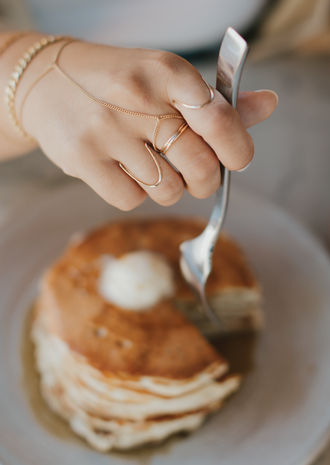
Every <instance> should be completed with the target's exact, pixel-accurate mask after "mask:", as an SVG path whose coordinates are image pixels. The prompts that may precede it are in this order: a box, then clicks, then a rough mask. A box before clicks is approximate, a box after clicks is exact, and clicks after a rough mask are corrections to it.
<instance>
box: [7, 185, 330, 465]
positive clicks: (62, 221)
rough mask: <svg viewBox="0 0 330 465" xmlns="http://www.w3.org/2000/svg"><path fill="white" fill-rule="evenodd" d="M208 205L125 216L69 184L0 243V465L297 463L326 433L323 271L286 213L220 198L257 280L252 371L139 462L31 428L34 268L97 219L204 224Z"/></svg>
mask: <svg viewBox="0 0 330 465" xmlns="http://www.w3.org/2000/svg"><path fill="white" fill-rule="evenodd" d="M212 202H213V201H212V200H207V201H196V200H195V199H192V198H191V197H189V196H186V197H184V199H183V200H182V201H181V202H179V203H178V204H177V205H175V206H174V207H171V208H161V207H159V206H157V205H156V204H154V203H152V202H151V201H147V202H145V203H144V204H143V205H142V206H141V207H140V208H139V209H138V211H134V213H122V212H119V211H117V210H116V209H114V208H112V207H109V206H108V205H106V204H105V203H104V202H103V201H102V200H100V199H99V198H98V197H97V196H96V195H95V194H94V193H93V192H92V191H91V190H90V189H88V188H87V187H85V186H82V185H80V184H79V185H73V186H71V187H69V188H66V189H62V190H61V191H59V192H57V193H56V194H55V195H54V194H53V195H51V196H50V197H47V198H45V199H43V200H42V201H41V202H40V203H37V204H35V205H33V206H31V208H29V209H27V210H25V211H24V212H22V213H21V214H19V215H16V218H15V219H14V220H13V221H12V222H10V223H8V224H7V226H6V227H4V228H3V229H2V231H1V234H0V267H1V268H0V461H2V464H3V465H45V464H47V465H69V464H72V465H78V464H79V465H92V464H93V465H103V464H104V465H105V464H106V465H117V464H124V465H130V464H133V463H137V464H140V465H141V464H143V463H148V465H151V464H152V465H155V464H157V465H161V464H171V465H176V464H183V463H187V464H189V465H195V464H196V465H200V464H203V465H211V464H212V465H213V464H218V463H223V464H225V465H306V464H309V463H311V461H312V460H313V459H314V458H315V456H316V455H317V454H318V453H319V452H320V450H321V449H322V447H323V446H324V445H325V443H326V441H327V438H328V436H329V431H330V408H329V401H330V361H329V355H330V311H329V307H330V262H329V259H328V257H327V255H326V252H325V251H324V250H323V249H322V248H321V246H320V245H319V244H318V243H317V242H316V241H315V240H314V239H313V238H312V237H311V236H310V235H309V234H308V233H307V232H306V231H304V230H303V229H302V228H301V226H299V225H298V224H297V223H295V222H294V221H293V220H292V219H290V218H289V217H288V216H287V215H286V214H284V213H283V212H281V211H280V210H278V209H277V208H275V207H274V206H272V205H270V204H267V203H266V202H264V201H262V200H260V199H257V198H254V197H251V196H250V195H247V194H246V193H242V192H235V191H234V192H232V194H231V199H230V208H229V215H228V220H227V223H226V227H227V229H228V230H229V231H230V232H231V233H232V234H233V236H235V237H236V238H237V239H238V240H239V241H240V243H241V244H242V245H243V247H244V248H245V250H246V251H247V253H248V255H249V257H250V259H251V261H252V263H253V265H254V266H255V268H256V270H257V273H258V275H259V277H260V279H261V282H262V286H263V288H264V295H265V302H266V305H265V310H266V317H267V327H266V330H265V331H264V332H263V334H262V335H261V337H260V338H259V339H258V344H257V347H256V353H255V369H254V370H253V371H252V372H251V373H250V374H249V375H247V378H246V380H245V383H244V384H243V387H242V389H241V390H240V391H239V393H238V394H236V395H235V396H233V397H232V398H231V399H230V400H229V401H228V403H227V404H226V405H225V407H224V408H223V409H222V410H221V411H220V412H219V413H218V414H217V415H215V416H214V417H212V418H211V419H210V420H209V421H208V422H207V423H206V424H205V425H204V426H203V427H202V428H201V429H200V430H199V431H197V432H196V433H195V434H192V435H191V436H188V437H185V438H180V439H176V440H172V441H170V442H169V443H168V444H167V446H166V447H165V448H164V447H160V448H154V449H152V450H151V451H149V452H148V453H145V454H143V453H142V454H140V453H130V454H128V455H125V454H98V453H96V452H94V451H92V450H90V449H88V448H87V447H86V446H85V445H84V444H83V443H82V442H80V441H68V440H65V439H61V438H60V437H59V436H57V435H53V434H52V433H51V432H50V431H49V430H47V429H46V428H45V427H44V426H43V425H42V424H41V423H39V421H38V420H37V419H36V417H35V415H34V413H33V409H32V408H31V405H30V403H29V401H28V399H27V395H26V392H25V390H24V387H23V386H22V376H23V367H22V362H21V353H20V350H21V349H20V347H21V338H22V328H23V321H24V318H25V316H26V313H27V310H28V308H29V306H30V305H31V302H32V300H33V297H34V296H35V292H36V282H37V279H38V277H39V276H40V273H41V272H42V270H43V269H44V268H45V267H46V266H48V265H49V264H50V263H51V262H52V260H54V259H55V257H56V256H57V255H58V254H59V253H60V251H61V250H62V248H63V247H64V245H65V243H66V242H67V239H68V237H69V236H70V234H71V233H73V232H74V231H76V230H79V229H81V228H86V227H90V226H93V225H95V224H98V223H100V222H104V221H105V220H107V219H108V218H117V217H123V216H130V215H137V214H139V213H141V212H143V213H148V214H150V215H153V214H157V215H159V214H169V213H176V214H188V215H189V214H204V215H208V213H209V211H210V207H211V206H212Z"/></svg>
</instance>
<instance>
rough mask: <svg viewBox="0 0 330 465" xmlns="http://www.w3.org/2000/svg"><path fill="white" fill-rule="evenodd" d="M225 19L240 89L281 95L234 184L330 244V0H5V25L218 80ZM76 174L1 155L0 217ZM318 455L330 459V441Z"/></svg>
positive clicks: (36, 155) (0, 14)
mask: <svg viewBox="0 0 330 465" xmlns="http://www.w3.org/2000/svg"><path fill="white" fill-rule="evenodd" d="M228 26H232V27H234V28H235V29H236V30H238V32H240V33H241V34H242V35H243V36H244V37H245V38H246V39H247V40H248V42H249V43H250V45H251V51H250V55H249V58H248V62H247V65H246V67H245V70H244V73H243V79H242V83H241V90H257V89H264V88H270V89H273V90H275V91H276V92H277V93H278V95H279V99H280V100H279V105H278V108H277V109H276V111H275V113H274V114H273V115H272V116H271V117H270V118H269V120H267V121H265V122H264V123H262V124H260V125H259V126H257V127H255V128H252V129H251V134H252V136H253V139H254V142H255V158H254V160H253V162H252V164H251V165H250V166H249V168H248V169H247V170H246V171H244V172H242V173H235V174H234V175H233V184H234V185H236V186H239V187H242V188H244V189H247V190H249V191H251V192H253V193H255V194H257V195H259V196H262V197H264V198H267V199H269V200H271V201H272V202H274V203H276V204H277V205H279V206H281V207H282V208H284V209H285V210H286V211H287V212H289V214H291V215H292V216H294V217H295V218H297V219H298V220H299V221H300V222H301V223H302V224H303V225H304V226H305V227H306V228H308V229H309V230H310V231H311V232H312V233H314V234H315V235H316V236H317V237H318V238H319V239H320V240H321V241H322V242H323V243H325V244H326V245H327V246H328V243H329V238H330V0H166V1H160V0H0V27H1V28H2V29H4V28H7V29H12V28H24V29H39V30H42V31H44V32H45V33H53V34H70V35H72V36H75V37H79V38H82V39H85V40H89V41H95V42H100V43H105V44H113V45H120V46H129V47H136V46H139V47H148V48H160V49H164V50H170V51H172V52H176V53H178V54H180V55H182V56H184V57H185V58H186V59H188V60H189V61H191V62H192V63H193V64H194V65H195V66H196V67H197V68H198V69H199V71H200V72H201V73H202V75H203V76H204V78H205V79H207V80H208V81H209V82H210V83H211V84H212V85H214V84H215V77H216V61H217V53H218V48H219V45H220V42H221V38H222V35H223V33H224V31H225V29H226V28H227V27H228ZM76 182H79V181H77V180H75V179H73V178H69V177H68V176H66V175H64V174H63V173H62V172H61V171H60V170H59V169H58V168H57V167H55V166H54V165H53V164H52V163H51V162H50V161H48V160H47V158H46V157H45V156H44V155H43V154H42V153H41V152H40V151H39V150H37V151H35V152H33V153H32V154H30V155H28V156H26V157H24V158H22V159H17V160H13V161H9V162H6V163H3V164H1V165H0V224H1V223H2V222H5V221H6V219H7V218H8V216H10V215H11V214H12V213H13V212H14V211H15V210H16V208H21V207H22V206H24V204H28V203H30V202H32V201H33V200H34V199H37V198H38V197H40V196H41V195H43V194H45V193H46V192H50V191H52V190H54V189H58V188H60V186H63V185H65V184H69V183H76ZM229 208H230V207H229ZM317 464H318V465H327V464H330V449H328V451H327V452H326V453H325V454H324V455H323V457H322V458H321V459H319V461H318V462H317Z"/></svg>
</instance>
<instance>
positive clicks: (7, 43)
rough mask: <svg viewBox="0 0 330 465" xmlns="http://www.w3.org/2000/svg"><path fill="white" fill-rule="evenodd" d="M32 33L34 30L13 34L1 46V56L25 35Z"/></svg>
mask: <svg viewBox="0 0 330 465" xmlns="http://www.w3.org/2000/svg"><path fill="white" fill-rule="evenodd" d="M29 34H32V31H24V32H17V33H16V34H12V35H11V36H10V37H8V39H7V40H6V41H5V42H4V43H3V44H2V45H1V47H0V56H1V55H2V54H3V53H4V52H5V51H6V50H7V49H8V48H9V47H10V46H11V45H12V44H13V43H14V42H16V41H17V40H19V39H21V38H22V37H24V36H27V35H29Z"/></svg>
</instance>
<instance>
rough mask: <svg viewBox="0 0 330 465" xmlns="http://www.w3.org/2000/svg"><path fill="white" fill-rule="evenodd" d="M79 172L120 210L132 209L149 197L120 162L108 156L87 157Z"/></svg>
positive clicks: (82, 177)
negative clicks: (126, 172) (125, 171)
mask: <svg viewBox="0 0 330 465" xmlns="http://www.w3.org/2000/svg"><path fill="white" fill-rule="evenodd" d="M77 174H78V175H79V177H80V178H81V179H82V180H83V181H85V182H86V184H88V185H89V186H90V187H91V188H92V189H93V190H94V191H95V192H96V193H97V194H99V195H100V196H101V197H102V198H103V199H104V200H105V201H106V202H108V203H110V204H111V205H113V206H114V207H117V208H119V209H120V210H124V211H129V210H132V209H133V208H135V207H137V206H138V205H140V204H141V203H142V202H143V201H144V200H145V199H146V197H147V194H146V192H145V191H144V190H143V189H142V188H141V187H140V186H139V185H138V184H137V183H136V182H135V181H133V179H131V178H130V177H129V176H127V174H125V173H124V171H123V170H122V169H121V168H120V167H119V165H118V162H117V161H115V160H112V159H111V158H108V157H105V158H103V159H95V158H94V157H86V161H85V163H84V164H82V165H81V166H80V169H79V172H78V173H77Z"/></svg>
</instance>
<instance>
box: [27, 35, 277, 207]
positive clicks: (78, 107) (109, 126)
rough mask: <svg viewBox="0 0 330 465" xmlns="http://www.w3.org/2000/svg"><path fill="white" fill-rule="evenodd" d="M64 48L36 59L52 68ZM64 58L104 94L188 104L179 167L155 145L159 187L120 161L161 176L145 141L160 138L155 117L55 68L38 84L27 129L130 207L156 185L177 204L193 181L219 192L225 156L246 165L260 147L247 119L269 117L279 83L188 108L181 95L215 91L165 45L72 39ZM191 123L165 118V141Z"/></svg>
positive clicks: (153, 193)
mask: <svg viewBox="0 0 330 465" xmlns="http://www.w3.org/2000/svg"><path fill="white" fill-rule="evenodd" d="M58 48H59V45H57V47H55V45H54V46H52V50H50V51H48V52H47V53H46V50H45V52H42V53H41V54H40V58H39V57H38V58H36V59H35V60H37V59H38V60H39V61H38V65H36V66H35V68H37V67H38V68H39V70H42V69H46V67H47V64H50V63H51V61H52V60H53V59H54V56H55V55H56V51H57V50H58ZM43 54H44V55H43ZM42 55H43V57H42ZM47 60H48V61H47ZM58 64H59V66H60V68H61V69H62V70H63V71H64V72H65V73H66V74H67V75H68V76H69V77H70V78H71V79H72V80H73V81H75V82H76V83H77V84H79V86H81V87H82V88H83V89H85V90H86V91H87V92H88V93H90V94H91V95H93V96H94V97H96V98H97V99H99V100H102V101H105V102H109V103H111V104H113V105H115V106H118V107H120V108H124V109H127V110H130V111H133V112H139V113H143V114H148V115H155V116H157V115H166V114H174V113H176V114H178V115H180V113H181V115H182V116H183V118H184V119H185V120H186V122H187V123H188V125H189V127H188V129H187V130H186V131H185V132H184V133H183V134H182V135H181V136H180V137H179V138H178V139H177V141H176V142H175V143H173V145H171V147H170V149H169V150H168V152H167V153H166V156H167V157H168V159H169V160H170V162H171V163H172V164H173V165H174V166H175V167H176V168H177V169H178V171H179V172H180V174H179V173H177V172H176V171H175V170H174V169H173V168H172V167H171V166H170V164H169V163H167V162H166V161H165V160H164V159H163V158H162V157H161V156H160V155H159V154H158V153H156V152H153V153H154V155H155V157H156V159H157V161H158V163H159V165H160V167H161V171H162V181H161V183H160V184H159V185H158V186H157V187H155V188H150V187H147V186H144V185H142V184H139V183H138V182H136V181H135V180H134V179H132V178H131V177H129V176H128V175H127V174H126V173H125V172H124V171H123V170H122V169H121V168H120V166H119V163H122V164H123V165H125V167H126V168H127V170H129V172H131V173H132V174H133V175H134V177H136V178H137V179H139V180H141V181H143V182H144V183H147V184H153V183H156V181H157V178H158V174H157V168H156V165H155V163H154V161H153V160H152V157H151V156H150V154H149V153H148V151H147V149H146V147H145V142H148V143H149V145H152V144H151V142H152V137H153V132H154V128H155V124H156V120H155V119H147V118H142V117H136V116H132V115H131V114H125V113H122V112H118V111H115V110H111V109H108V108H104V107H102V106H101V105H99V104H98V103H96V102H95V101H93V100H91V99H90V98H88V97H87V96H86V95H84V94H83V93H82V92H80V91H79V90H78V89H77V88H75V87H74V86H73V85H72V83H70V82H69V81H68V80H66V79H65V78H64V77H63V76H61V75H60V73H59V72H57V71H56V70H52V71H50V72H49V73H48V74H47V75H45V76H44V77H43V78H42V79H41V80H40V81H39V82H38V83H37V84H36V85H35V86H34V87H33V89H32V91H31V92H30V93H29V95H28V97H27V99H26V101H25V103H24V108H23V111H22V121H21V122H22V125H23V127H24V129H25V131H26V132H27V133H29V134H30V135H31V136H33V137H34V138H35V139H36V140H37V141H38V143H39V144H40V147H41V148H42V150H43V151H44V152H45V154H46V155H47V156H48V157H49V158H50V159H51V160H52V161H53V162H54V163H55V164H56V165H58V166H59V167H60V168H62V169H63V171H64V172H65V173H67V174H69V175H71V176H75V177H78V178H81V179H82V180H84V181H85V182H86V183H87V184H89V185H90V186H91V187H92V188H93V189H94V190H95V191H96V192H97V193H98V194H99V195H101V197H103V198H104V199H105V200H106V201H107V202H109V203H110V204H112V205H114V206H116V207H118V208H120V209H122V210H131V209H132V208H134V207H136V206H138V205H139V204H141V203H142V202H143V201H144V199H145V198H146V196H147V195H149V196H150V197H151V198H152V199H154V200H155V201H156V202H158V203H159V204H161V205H171V204H173V203H175V202H176V201H178V200H179V199H180V197H181V196H182V194H183V192H184V188H185V187H186V188H187V190H188V191H189V192H190V193H191V194H192V195H193V196H195V197H197V198H205V197H208V196H210V195H211V194H213V193H214V192H215V191H216V189H217V188H218V186H219V184H220V168H219V160H221V162H222V163H223V164H224V165H225V166H226V167H227V168H229V169H230V170H239V169H242V168H244V167H245V166H246V165H247V164H248V163H249V162H250V161H251V159H252V157H253V153H254V148H253V142H252V139H251V137H250V135H249V134H248V132H247V131H246V128H248V127H250V126H253V125H255V124H257V123H259V122H261V121H263V120H264V119H266V118H268V116H269V115H270V114H271V113H272V112H273V110H274V109H275V107H276V104H277V97H276V94H275V93H273V92H271V91H260V92H243V93H241V94H240V95H239V99H238V104H237V110H234V109H233V108H232V107H231V105H229V103H228V102H227V101H226V100H225V99H224V98H223V97H222V95H221V94H220V93H219V92H217V91H215V97H214V99H213V101H212V102H211V103H210V104H209V105H206V106H205V107H203V108H200V109H197V110H196V109H187V108H185V107H184V106H181V105H180V104H178V105H177V108H178V109H179V111H180V113H179V111H177V109H176V108H175V106H174V104H173V102H174V101H180V102H185V103H187V104H191V105H200V104H203V103H205V102H207V101H208V100H209V98H210V93H209V90H208V88H207V86H206V84H205V83H204V82H203V80H202V78H201V76H200V74H199V72H198V71H197V70H196V69H195V68H194V67H193V66H192V65H190V64H189V63H188V62H187V61H185V60H184V59H182V58H180V57H178V56H176V55H173V54H171V53H166V52H159V51H150V50H141V49H123V48H116V47H108V46H102V45H94V44H88V43H84V42H72V43H70V44H68V45H67V46H66V47H65V48H64V49H63V50H62V52H61V54H60V56H59V60H58ZM31 68H32V63H31ZM30 74H31V75H32V71H31V73H30ZM34 74H35V75H36V69H35V70H34ZM22 81H23V78H22ZM21 94H22V96H23V93H22V92H21ZM22 96H21V97H20V98H21V101H22ZM182 123H183V120H181V119H168V120H165V121H163V122H162V123H161V125H160V128H159V133H158V135H157V147H162V146H163V145H164V144H165V142H166V141H167V140H168V139H169V138H170V137H171V136H172V135H173V134H174V133H175V132H176V131H177V130H178V128H179V127H180V126H181V125H182Z"/></svg>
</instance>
